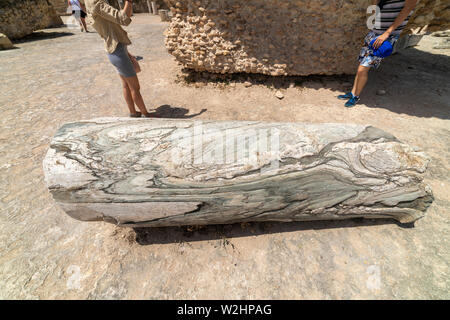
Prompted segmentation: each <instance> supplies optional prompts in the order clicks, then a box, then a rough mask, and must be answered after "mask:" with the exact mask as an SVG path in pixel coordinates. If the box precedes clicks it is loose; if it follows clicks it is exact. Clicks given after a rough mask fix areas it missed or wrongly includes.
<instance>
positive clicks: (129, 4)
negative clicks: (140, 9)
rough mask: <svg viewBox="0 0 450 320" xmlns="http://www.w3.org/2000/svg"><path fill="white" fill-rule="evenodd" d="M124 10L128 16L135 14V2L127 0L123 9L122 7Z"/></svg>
mask: <svg viewBox="0 0 450 320" xmlns="http://www.w3.org/2000/svg"><path fill="white" fill-rule="evenodd" d="M122 10H123V11H124V12H125V14H126V15H127V17H129V18H130V17H131V15H132V14H133V4H132V1H127V0H125V5H124V6H123V9H122Z"/></svg>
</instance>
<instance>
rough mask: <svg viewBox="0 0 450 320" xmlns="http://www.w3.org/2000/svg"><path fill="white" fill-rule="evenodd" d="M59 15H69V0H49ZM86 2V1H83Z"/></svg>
mask: <svg viewBox="0 0 450 320" xmlns="http://www.w3.org/2000/svg"><path fill="white" fill-rule="evenodd" d="M49 1H50V3H51V5H52V6H53V8H55V11H56V14H57V15H60V16H62V15H67V14H69V12H67V7H68V6H67V0H49ZM82 2H83V3H84V1H82Z"/></svg>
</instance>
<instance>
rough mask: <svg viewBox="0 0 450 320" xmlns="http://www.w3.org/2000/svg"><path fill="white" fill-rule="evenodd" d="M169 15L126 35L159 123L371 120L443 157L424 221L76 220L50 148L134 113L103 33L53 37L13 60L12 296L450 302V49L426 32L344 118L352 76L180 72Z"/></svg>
mask: <svg viewBox="0 0 450 320" xmlns="http://www.w3.org/2000/svg"><path fill="white" fill-rule="evenodd" d="M158 20H159V18H158V17H153V16H148V15H145V14H141V15H137V16H136V17H135V19H134V22H133V24H132V25H131V26H130V27H129V28H128V30H129V32H130V35H131V37H132V40H133V41H134V45H133V46H132V47H131V48H130V51H131V52H133V53H134V54H136V55H139V56H142V57H143V60H142V61H141V65H142V69H143V72H142V73H141V74H140V79H141V86H142V93H143V95H144V97H145V100H146V102H147V104H148V106H149V107H151V108H152V109H155V110H154V112H155V113H156V114H157V115H159V116H163V117H179V118H186V117H195V119H217V120H262V121H298V122H342V123H344V122H349V123H359V124H371V125H373V126H376V127H379V128H381V129H384V130H386V131H388V132H390V133H392V134H394V135H396V136H397V137H398V138H399V139H400V140H402V141H404V142H406V143H409V144H411V145H415V146H418V147H419V148H421V149H423V150H424V151H425V152H426V153H428V154H429V155H430V156H431V158H432V162H431V164H430V167H429V170H428V172H427V174H426V182H427V183H428V184H429V185H430V186H431V187H432V189H433V191H434V194H435V198H436V200H435V202H434V203H433V204H432V206H431V207H430V208H429V210H428V212H427V215H426V217H425V218H423V219H421V220H419V221H418V222H417V223H416V224H415V227H414V228H406V227H403V226H400V225H398V224H395V223H394V222H393V221H389V220H377V221H372V220H368V221H361V220H349V221H343V222H311V223H309V222H308V223H289V224H283V223H264V224H248V225H231V226H210V227H207V228H203V229H191V228H163V229H148V230H142V229H140V230H133V229H121V228H117V227H115V226H113V225H110V224H107V223H83V222H79V221H76V220H73V219H71V218H70V217H68V216H67V215H65V214H64V213H63V211H62V210H61V209H59V208H58V207H57V206H56V205H55V204H54V202H53V200H52V199H51V196H50V195H49V193H48V191H47V189H46V187H45V184H44V181H43V172H42V165H41V163H42V159H43V157H44V155H45V152H46V151H47V148H48V145H49V141H50V139H51V137H52V136H53V134H54V133H55V132H56V130H57V129H58V128H59V127H60V126H61V125H62V124H63V123H64V122H68V121H76V120H80V119H90V118H95V117H103V116H126V115H127V108H126V105H125V104H124V102H123V99H122V96H121V86H120V81H119V79H118V77H117V75H115V72H114V69H113V67H112V66H111V65H110V64H109V62H108V61H107V58H106V55H105V52H104V48H103V43H102V41H101V39H100V38H99V37H98V35H97V34H96V33H90V34H85V33H80V32H79V30H78V29H76V30H71V29H67V28H59V29H48V30H45V31H44V32H43V33H42V34H40V35H39V34H38V35H35V36H34V37H30V38H28V39H26V40H24V41H22V42H20V43H16V47H17V49H14V50H8V51H2V52H0V124H1V131H0V208H1V215H0V298H1V299H6V298H15V299H18V298H27V299H36V298H40V299H53V298H64V299H67V298H91V299H95V298H102V299H103V298H104V299H111V298H131V299H135V298H145V299H147V298H149V299H153V298H156V299H167V298H169V299H171V298H192V299H197V298H218V299H222V298H230V299H240V298H248V299H259V298H268V299H271V298H272V299H298V298H301V299H315V298H324V299H346V298H352V299H364V298H375V299H382V298H394V299H404V298H406V299H412V298H417V299H429V298H438V299H443V298H446V299H448V298H450V293H449V292H450V271H449V265H450V237H449V231H450V228H449V207H450V192H449V187H450V177H449V168H450V164H449V159H450V150H449V145H450V143H449V142H450V85H449V83H450V81H449V80H450V72H449V71H450V50H433V49H431V48H432V45H433V44H434V43H435V42H436V41H437V38H433V37H426V38H425V39H424V40H423V41H422V42H421V44H420V45H419V46H418V47H415V48H411V49H407V50H405V51H403V52H401V53H399V54H396V55H394V56H393V57H391V58H390V59H388V60H386V61H385V63H384V64H383V65H382V67H381V68H380V70H379V71H378V72H376V73H372V74H371V79H370V84H369V86H368V88H367V90H366V91H365V93H364V95H363V97H362V101H361V104H360V105H359V106H358V107H356V108H353V109H346V108H344V106H343V103H342V102H341V101H339V100H337V99H336V96H337V95H338V94H340V93H341V92H343V91H345V90H346V89H347V87H348V86H349V83H348V82H349V81H351V80H352V77H351V76H340V77H308V78H285V79H270V78H267V77H259V76H253V77H250V78H248V79H247V76H234V77H228V78H225V79H211V78H208V77H203V76H197V75H192V74H189V73H188V74H183V73H182V72H181V67H180V66H179V65H178V64H177V63H176V62H175V61H174V59H173V58H172V57H171V56H170V55H168V54H167V52H166V50H165V48H164V45H163V40H164V38H163V30H164V29H165V28H166V27H167V24H165V23H161V22H159V21H158ZM356 55H357V52H355V56H356ZM355 67H356V65H355ZM247 81H248V82H249V83H246V82H247ZM379 89H383V90H386V92H387V93H386V94H385V95H383V96H379V95H376V92H377V90H379ZM277 90H280V91H281V92H282V93H283V94H284V99H282V100H279V99H278V98H276V97H275V92H276V91H277ZM149 121H150V120H149Z"/></svg>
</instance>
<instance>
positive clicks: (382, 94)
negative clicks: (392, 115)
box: [377, 89, 386, 96]
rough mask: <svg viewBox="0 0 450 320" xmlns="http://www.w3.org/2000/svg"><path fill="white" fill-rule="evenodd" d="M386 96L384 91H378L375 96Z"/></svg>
mask: <svg viewBox="0 0 450 320" xmlns="http://www.w3.org/2000/svg"><path fill="white" fill-rule="evenodd" d="M385 94H386V90H383V89H380V90H378V91H377V95H379V96H384V95H385Z"/></svg>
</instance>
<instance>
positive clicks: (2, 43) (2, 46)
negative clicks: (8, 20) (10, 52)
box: [0, 33, 14, 50]
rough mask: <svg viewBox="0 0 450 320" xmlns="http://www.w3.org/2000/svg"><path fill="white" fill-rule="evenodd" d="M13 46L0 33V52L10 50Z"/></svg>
mask: <svg viewBox="0 0 450 320" xmlns="http://www.w3.org/2000/svg"><path fill="white" fill-rule="evenodd" d="M13 47H14V46H13V44H12V42H11V40H9V38H8V37H7V36H5V35H4V34H3V33H0V50H6V49H12V48H13Z"/></svg>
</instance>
